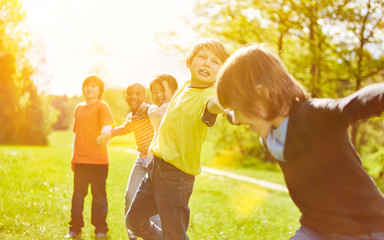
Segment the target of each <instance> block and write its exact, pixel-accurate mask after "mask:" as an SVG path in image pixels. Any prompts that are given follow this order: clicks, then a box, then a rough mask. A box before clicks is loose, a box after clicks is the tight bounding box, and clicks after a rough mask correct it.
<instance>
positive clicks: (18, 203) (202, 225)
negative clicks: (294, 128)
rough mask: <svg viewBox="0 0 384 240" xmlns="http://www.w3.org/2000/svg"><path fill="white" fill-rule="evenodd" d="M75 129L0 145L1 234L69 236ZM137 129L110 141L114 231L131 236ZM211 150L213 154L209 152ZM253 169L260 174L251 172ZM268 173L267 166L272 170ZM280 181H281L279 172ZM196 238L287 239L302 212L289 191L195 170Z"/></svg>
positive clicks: (87, 232) (35, 239)
mask: <svg viewBox="0 0 384 240" xmlns="http://www.w3.org/2000/svg"><path fill="white" fill-rule="evenodd" d="M71 144H72V135H71V133H70V132H69V131H59V132H54V133H53V134H52V136H51V138H50V145H49V146H42V147H36V146H7V145H3V146H0V177H1V180H2V181H1V186H0V194H1V199H0V212H1V214H0V239H1V240H3V239H4V240H5V239H15V240H16V239H17V240H19V239H26V240H29V239H31V240H39V239H62V236H63V235H65V233H66V232H67V231H68V222H69V220H70V208H71V197H72V189H73V186H72V181H73V173H72V171H71V169H70V168H71V166H70V159H71V154H72V149H71ZM134 146H135V142H134V139H133V136H132V135H126V136H122V137H116V138H114V139H113V140H112V141H111V143H110V146H109V152H110V160H111V164H110V167H109V176H108V179H107V194H108V204H109V212H108V219H107V221H108V224H109V228H110V231H109V236H110V237H109V239H113V240H115V239H117V240H119V239H127V236H126V233H125V225H124V214H123V211H124V210H123V209H124V192H125V187H126V182H127V179H128V176H129V172H130V170H131V167H132V164H133V162H134V160H135V157H136V155H135V154H134V153H130V152H126V151H124V149H125V148H134ZM204 156H205V157H213V156H210V155H209V154H205V155H204ZM247 174H249V175H258V174H253V173H252V172H248V173H247ZM267 175H268V174H267ZM273 178H277V180H276V181H277V182H280V180H279V179H280V177H273ZM90 206H91V195H90V194H88V196H87V197H86V201H85V207H84V216H85V227H84V228H83V238H84V239H93V238H94V234H93V231H94V227H93V226H92V225H91V224H90V217H91V216H90V212H91V211H90ZM190 208H191V219H190V220H191V221H190V226H189V229H188V235H189V237H190V239H191V240H209V239H212V240H218V239H239V240H241V239H244V240H252V239H269V240H270V239H288V238H289V236H291V235H292V234H293V232H294V231H295V230H296V229H297V228H298V226H299V223H298V219H299V215H300V214H299V212H298V210H297V209H296V208H295V206H294V205H293V203H292V202H291V200H290V198H289V196H288V194H287V193H283V192H275V191H271V190H267V189H264V188H260V187H258V186H256V185H253V184H250V183H246V182H241V181H237V180H233V179H228V178H224V177H218V176H214V175H208V174H201V175H199V176H198V177H197V178H196V184H195V188H194V192H193V194H192V197H191V201H190Z"/></svg>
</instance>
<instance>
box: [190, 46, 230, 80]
mask: <svg viewBox="0 0 384 240" xmlns="http://www.w3.org/2000/svg"><path fill="white" fill-rule="evenodd" d="M222 64H223V62H222V61H221V60H220V58H218V57H217V56H216V55H215V54H214V53H213V52H212V51H210V50H208V49H207V48H202V49H200V51H198V52H197V54H196V55H195V57H194V58H193V59H192V61H191V62H189V61H187V67H188V68H189V70H190V71H191V85H192V86H193V87H209V86H211V85H212V84H213V83H214V82H215V79H216V75H217V72H218V71H219V69H220V67H221V65H222Z"/></svg>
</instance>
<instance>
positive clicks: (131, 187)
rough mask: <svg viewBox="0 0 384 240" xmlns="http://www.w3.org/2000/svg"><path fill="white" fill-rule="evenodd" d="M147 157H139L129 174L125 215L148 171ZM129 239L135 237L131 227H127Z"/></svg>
mask: <svg viewBox="0 0 384 240" xmlns="http://www.w3.org/2000/svg"><path fill="white" fill-rule="evenodd" d="M147 164H148V158H147V157H138V158H137V159H136V161H135V162H134V164H133V168H132V171H131V174H130V175H129V180H128V184H127V189H126V190H125V211H124V213H125V214H124V216H126V215H127V212H128V209H129V207H130V206H131V203H132V200H133V197H134V196H135V194H136V191H137V189H138V188H139V185H140V183H141V180H142V179H143V178H144V176H145V174H146V173H147ZM127 233H128V239H131V238H132V239H133V238H135V236H134V234H133V233H132V231H131V230H130V229H128V228H127Z"/></svg>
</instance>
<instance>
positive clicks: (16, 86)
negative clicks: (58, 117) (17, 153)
mask: <svg viewBox="0 0 384 240" xmlns="http://www.w3.org/2000/svg"><path fill="white" fill-rule="evenodd" d="M24 18H25V12H24V11H23V10H22V5H21V3H20V2H19V1H18V0H8V1H4V0H0V84H1V85H2V88H0V104H1V106H2V107H1V108H0V124H1V126H2V127H1V128H0V143H1V144H47V143H48V134H49V132H50V130H51V120H52V119H53V118H54V116H53V115H52V114H51V112H50V111H49V104H48V102H47V101H46V99H45V98H44V96H43V95H40V94H39V93H38V90H37V88H36V86H35V84H34V82H33V80H32V76H33V74H34V72H35V69H34V68H33V67H32V65H31V62H30V61H29V59H28V58H27V53H28V51H29V50H30V47H31V45H29V43H30V41H29V38H28V34H27V32H26V30H25V27H24V25H23V20H24Z"/></svg>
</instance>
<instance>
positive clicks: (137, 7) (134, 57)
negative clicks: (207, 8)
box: [23, 0, 196, 96]
mask: <svg viewBox="0 0 384 240" xmlns="http://www.w3.org/2000/svg"><path fill="white" fill-rule="evenodd" d="M195 1H196V0H24V1H23V6H24V9H25V10H26V11H27V17H26V21H27V22H26V23H27V26H28V29H29V32H30V33H31V35H32V36H33V37H34V38H35V39H38V41H39V43H41V44H42V46H43V50H44V57H45V59H46V61H45V64H44V65H43V67H42V68H41V69H42V71H43V73H44V75H45V77H46V78H47V79H49V81H48V83H45V84H43V85H41V86H40V88H41V89H42V90H44V91H45V92H48V93H49V94H55V95H63V94H66V95H69V96H73V95H80V94H81V84H82V81H83V80H84V79H85V78H86V77H87V76H89V75H91V74H98V75H99V76H100V77H101V78H102V79H103V80H104V82H105V85H106V88H126V87H127V86H128V85H129V84H132V83H135V82H140V83H142V84H143V85H144V86H145V87H149V83H150V81H151V80H152V78H153V77H154V76H155V75H156V74H160V73H168V74H171V75H173V76H174V77H175V78H176V79H177V80H178V82H179V84H182V83H184V82H185V81H186V80H188V78H189V74H188V73H189V72H188V69H187V68H186V67H185V56H184V55H182V54H180V53H179V54H177V53H176V52H174V51H170V50H165V49H164V48H162V47H161V46H160V45H159V44H157V43H156V35H157V34H158V33H160V34H161V33H165V32H168V31H176V32H177V33H178V35H179V36H180V37H179V39H181V40H182V41H185V43H187V44H192V43H193V42H194V41H195V40H196V39H194V38H195V36H194V34H193V32H192V31H191V30H190V28H188V26H185V25H184V21H183V20H182V17H188V16H189V15H190V14H192V12H193V7H194V5H195ZM96 69H97V70H96ZM36 81H37V82H41V81H39V79H36ZM38 85H39V84H38Z"/></svg>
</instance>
